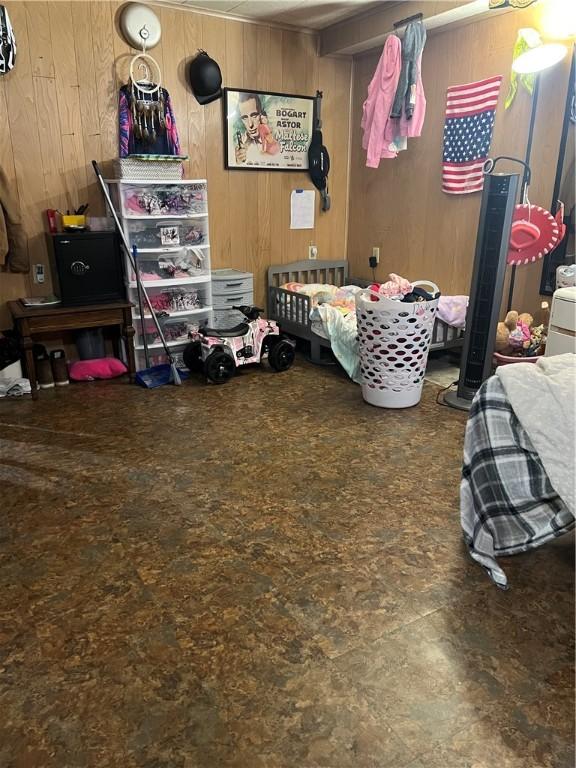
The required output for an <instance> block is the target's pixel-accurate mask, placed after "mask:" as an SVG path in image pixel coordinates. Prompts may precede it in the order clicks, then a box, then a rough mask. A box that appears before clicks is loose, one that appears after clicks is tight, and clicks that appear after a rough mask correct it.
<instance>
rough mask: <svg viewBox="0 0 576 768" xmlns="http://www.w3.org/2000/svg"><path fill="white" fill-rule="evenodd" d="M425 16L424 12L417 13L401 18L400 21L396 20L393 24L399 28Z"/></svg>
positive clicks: (395, 27)
mask: <svg viewBox="0 0 576 768" xmlns="http://www.w3.org/2000/svg"><path fill="white" fill-rule="evenodd" d="M423 18H424V14H422V13H415V14H414V15H413V16H407V17H406V18H405V19H400V21H395V22H394V24H393V25H392V26H393V27H394V29H398V28H399V27H405V26H407V25H408V24H411V23H412V22H413V21H422V19H423Z"/></svg>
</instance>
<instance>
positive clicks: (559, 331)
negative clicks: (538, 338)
mask: <svg viewBox="0 0 576 768" xmlns="http://www.w3.org/2000/svg"><path fill="white" fill-rule="evenodd" d="M565 352H572V353H574V354H576V287H572V288H558V290H557V291H554V296H553V297H552V309H551V311H550V325H549V328H548V340H547V342H546V357H551V356H552V355H563V354H564V353H565Z"/></svg>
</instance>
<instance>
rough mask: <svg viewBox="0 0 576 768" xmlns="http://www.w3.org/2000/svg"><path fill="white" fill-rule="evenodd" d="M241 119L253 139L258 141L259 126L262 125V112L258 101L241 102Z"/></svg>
mask: <svg viewBox="0 0 576 768" xmlns="http://www.w3.org/2000/svg"><path fill="white" fill-rule="evenodd" d="M240 117H241V118H242V122H243V123H244V127H245V128H246V131H247V133H248V135H249V136H250V138H251V139H254V140H257V139H258V126H259V125H260V112H259V111H258V105H257V104H256V99H247V100H246V101H242V102H240Z"/></svg>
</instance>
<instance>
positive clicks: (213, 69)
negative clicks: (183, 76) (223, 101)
mask: <svg viewBox="0 0 576 768" xmlns="http://www.w3.org/2000/svg"><path fill="white" fill-rule="evenodd" d="M188 78H189V80H190V86H191V88H192V91H193V93H194V96H195V97H196V101H197V102H198V103H199V104H210V102H212V101H216V99H219V98H220V97H221V96H222V72H220V67H219V66H218V64H217V62H215V61H214V59H211V58H210V56H208V54H207V53H206V51H199V52H198V55H197V56H196V58H194V59H192V61H191V62H190V68H189V70H188Z"/></svg>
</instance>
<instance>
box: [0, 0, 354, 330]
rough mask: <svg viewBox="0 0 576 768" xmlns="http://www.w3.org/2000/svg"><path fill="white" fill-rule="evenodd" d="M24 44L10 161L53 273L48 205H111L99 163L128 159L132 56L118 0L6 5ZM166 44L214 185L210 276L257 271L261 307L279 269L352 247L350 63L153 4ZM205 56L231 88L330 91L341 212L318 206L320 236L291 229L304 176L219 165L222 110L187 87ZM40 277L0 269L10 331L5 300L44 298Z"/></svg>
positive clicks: (3, 94)
mask: <svg viewBox="0 0 576 768" xmlns="http://www.w3.org/2000/svg"><path fill="white" fill-rule="evenodd" d="M6 5H7V7H8V10H9V13H10V16H11V19H12V24H13V27H14V29H15V33H16V36H17V43H18V58H17V64H16V67H15V68H14V70H13V71H12V72H10V73H9V74H8V75H6V76H4V77H0V166H2V168H3V169H4V170H5V172H6V173H7V174H8V176H9V178H10V179H11V180H12V181H13V184H14V187H15V189H17V193H18V195H19V197H20V201H21V204H22V210H23V213H24V215H25V219H26V229H27V234H28V238H29V239H28V242H29V251H30V262H31V263H32V264H34V263H43V264H45V265H47V264H48V259H47V251H46V241H45V235H44V232H45V214H44V211H45V209H46V208H59V209H60V210H62V209H63V208H64V209H66V208H72V207H76V206H77V205H79V204H80V203H82V202H85V201H86V200H88V201H89V202H90V210H91V212H92V213H94V214H96V215H97V214H101V213H102V211H103V205H102V201H101V198H100V194H99V191H98V189H97V187H96V185H95V181H94V175H93V171H92V168H91V166H90V161H91V160H93V159H96V160H98V161H99V162H100V163H102V164H103V167H104V169H105V170H106V171H107V172H110V171H111V168H112V166H111V161H112V159H113V158H115V157H117V154H118V149H117V146H118V127H117V99H118V88H119V86H120V85H121V84H122V83H124V82H126V80H127V73H128V65H129V61H130V56H131V51H130V48H129V47H128V45H127V44H126V43H125V42H124V41H123V39H122V37H121V36H120V35H119V33H118V27H117V14H118V9H119V8H120V7H121V5H122V3H120V2H107V1H105V2H66V1H63V0H57V1H56V2H11V1H10V0H8V2H6ZM155 9H156V12H157V13H158V14H159V16H160V19H161V22H162V40H161V43H160V44H159V45H158V46H157V47H156V48H154V49H153V51H151V53H152V54H153V55H154V57H155V58H156V59H157V61H158V62H159V63H160V66H161V67H162V72H163V84H164V85H165V86H166V88H167V89H168V91H169V92H170V95H171V96H172V99H173V103H174V109H175V114H176V121H177V125H178V129H179V133H180V139H181V143H182V148H183V151H184V152H186V153H187V154H189V156H190V159H189V161H188V162H187V163H186V177H187V178H207V179H208V186H209V206H210V237H211V243H212V251H211V253H212V263H213V265H214V267H223V266H231V267H236V268H238V269H246V270H249V271H252V272H254V277H255V291H256V297H255V298H256V301H258V302H262V301H264V286H265V271H266V267H267V266H268V265H269V264H275V263H280V262H288V261H292V260H298V259H304V258H307V253H308V245H309V244H311V243H314V244H316V245H317V246H318V255H319V258H344V257H345V252H346V224H347V203H348V200H347V196H348V186H349V185H348V166H349V158H348V148H349V143H350V142H349V122H350V119H349V118H350V89H351V69H352V64H351V61H350V60H347V59H341V58H340V59H339V58H322V59H320V58H318V57H317V56H316V43H317V40H316V37H315V36H312V35H309V34H305V33H298V32H292V31H285V30H280V29H277V28H271V27H269V26H266V25H256V24H244V23H241V22H237V21H228V20H225V19H222V18H216V17H213V16H207V15H203V14H198V13H192V12H190V11H180V10H175V9H173V8H168V7H162V6H159V5H158V6H155ZM198 48H204V49H206V50H207V51H208V52H209V53H210V55H211V56H213V57H214V58H215V59H216V60H217V61H218V62H219V64H220V67H221V69H222V74H223V79H224V84H225V85H229V86H231V87H240V88H242V87H245V88H256V89H259V90H266V89H269V90H271V91H285V92H288V93H302V94H310V95H313V94H314V93H315V92H316V89H317V88H318V89H320V90H322V91H323V92H324V101H323V108H322V118H323V123H324V140H325V143H326V144H327V145H328V147H329V148H330V152H331V160H332V168H331V172H330V192H331V196H332V209H331V211H330V212H329V213H327V214H322V213H320V212H319V210H317V214H316V227H315V230H314V231H311V230H307V231H291V230H290V229H289V226H290V192H291V190H292V189H295V188H301V187H305V188H310V189H311V188H313V187H312V184H311V182H310V180H309V179H308V177H307V175H304V174H302V173H269V172H259V173H254V172H242V171H233V172H228V171H225V170H224V161H223V136H222V129H223V121H222V102H221V101H217V102H215V103H213V104H210V105H208V106H206V107H201V106H200V105H199V104H198V103H197V102H196V100H195V99H194V97H193V95H192V94H191V92H190V89H189V88H188V86H187V83H186V78H185V71H186V65H187V63H188V62H189V61H190V59H191V58H192V57H193V56H194V55H195V53H196V51H197V49H198ZM43 293H46V286H44V287H42V286H37V285H34V284H33V283H32V275H17V274H10V273H6V272H2V273H0V328H6V327H8V326H9V324H10V320H9V317H8V313H7V310H6V305H5V302H6V301H7V300H8V299H11V298H16V297H19V296H23V295H41V294H43Z"/></svg>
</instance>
